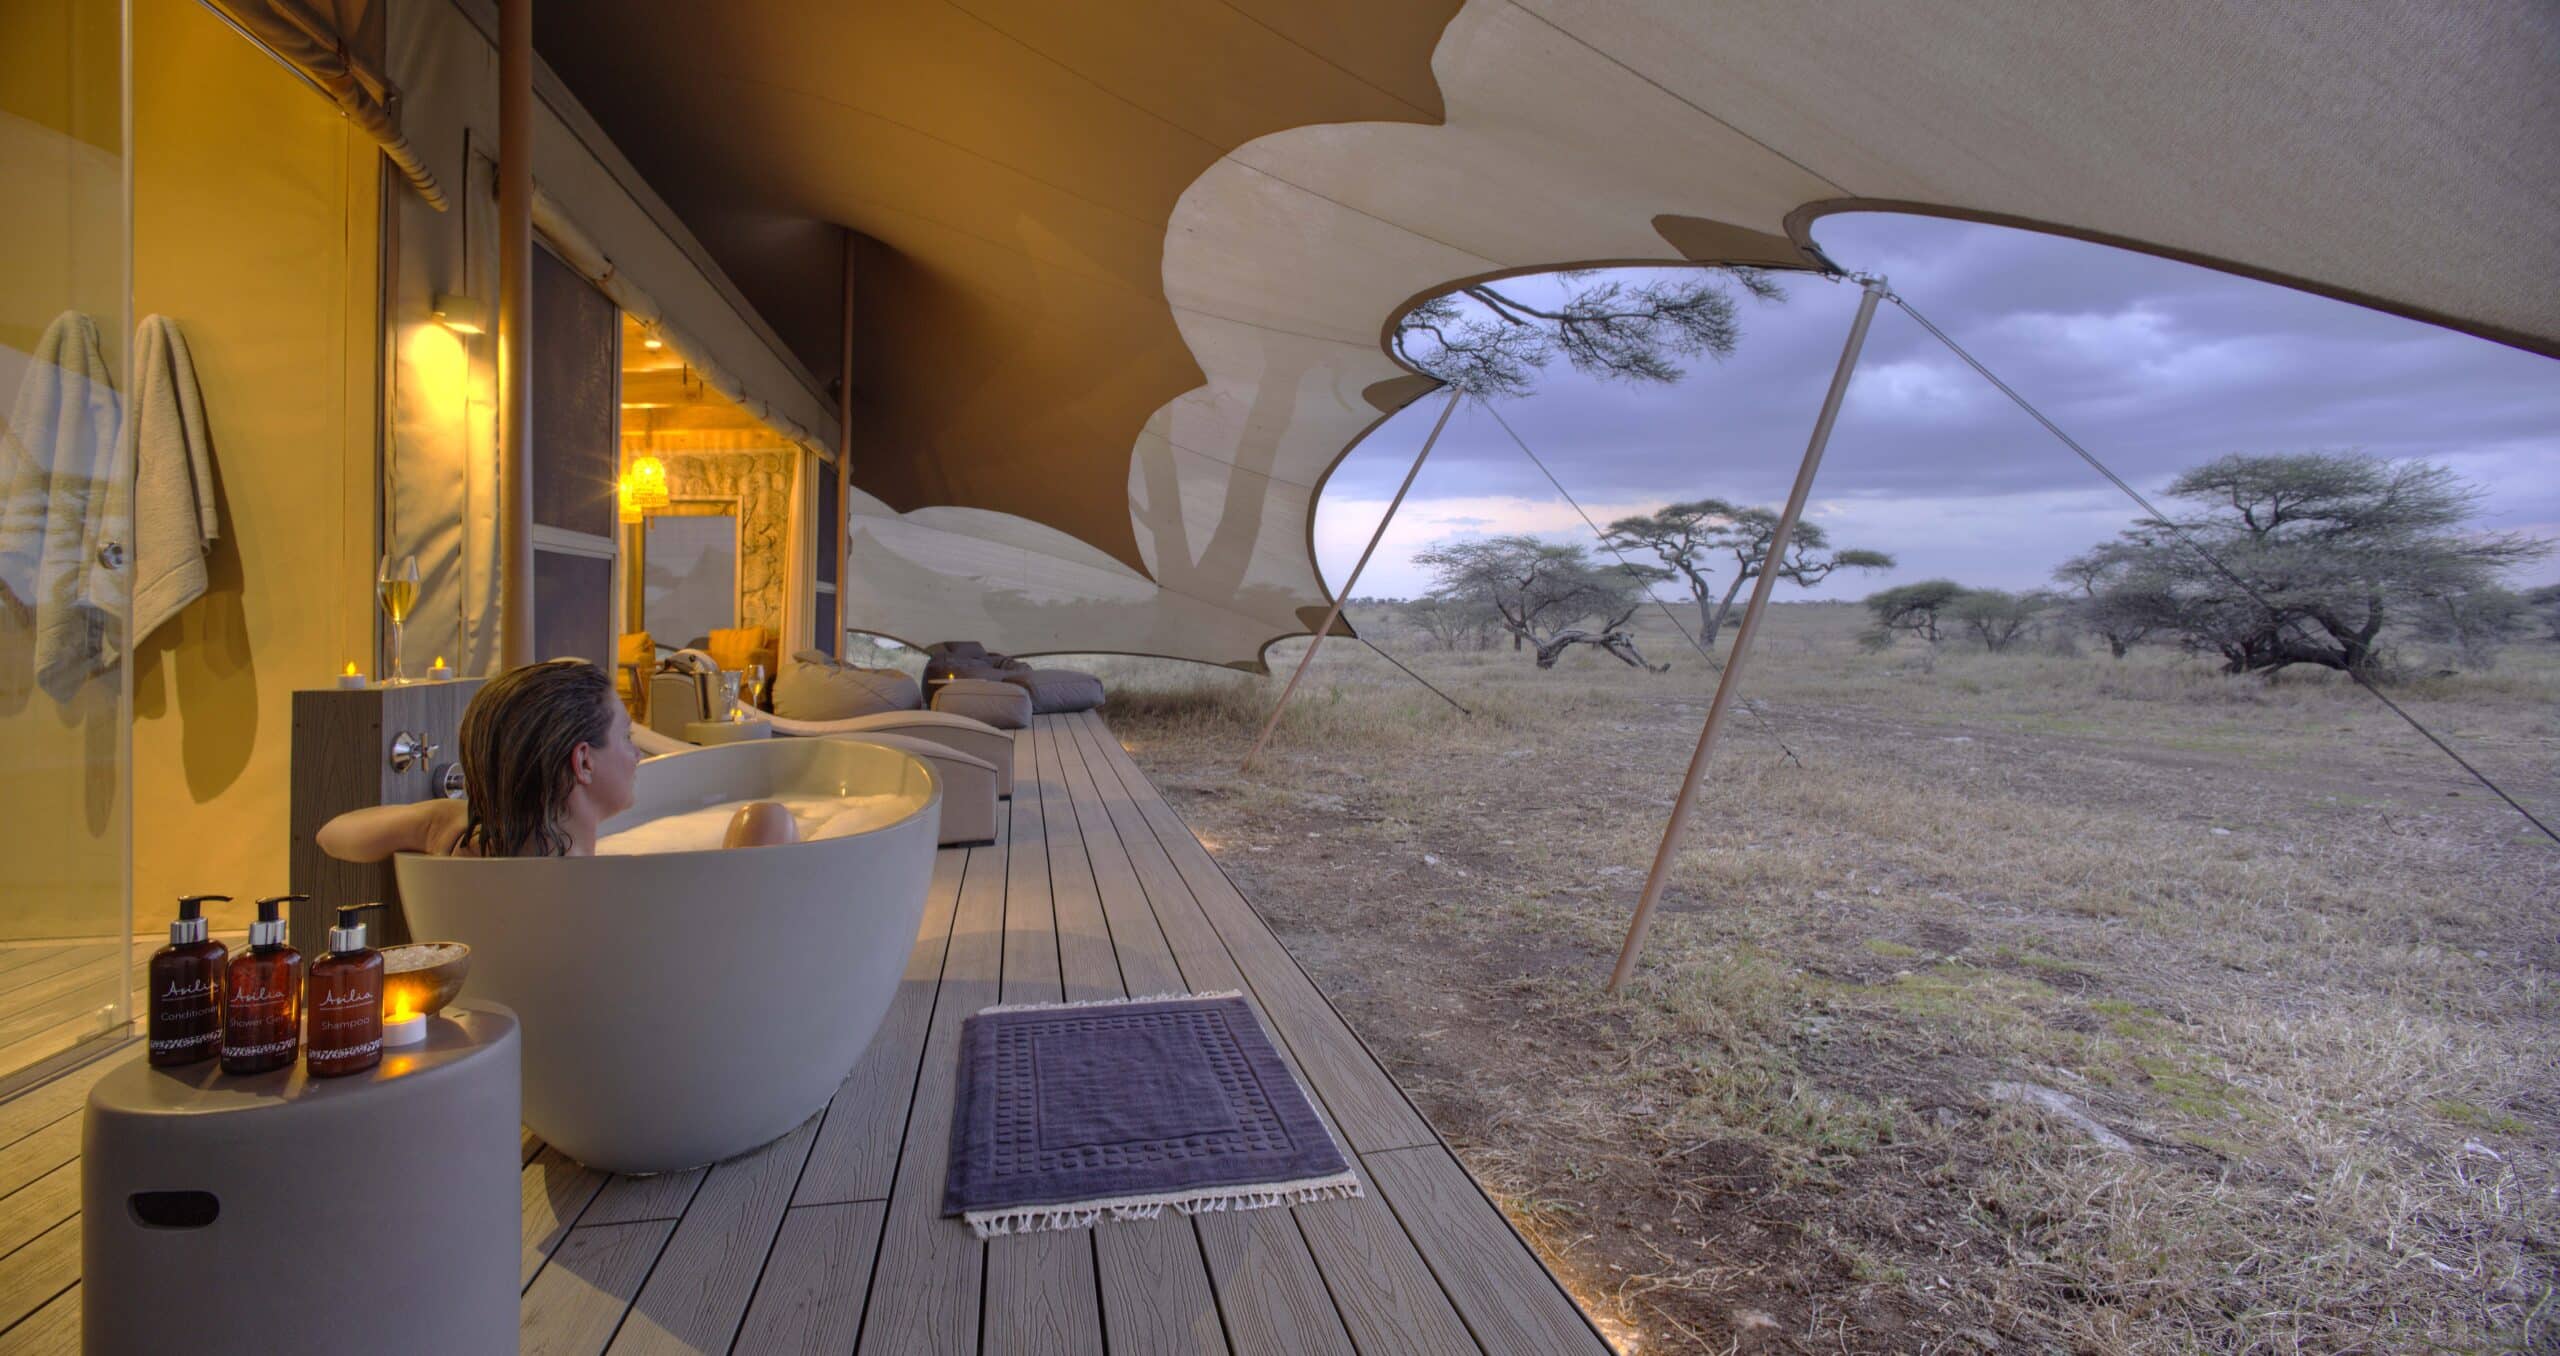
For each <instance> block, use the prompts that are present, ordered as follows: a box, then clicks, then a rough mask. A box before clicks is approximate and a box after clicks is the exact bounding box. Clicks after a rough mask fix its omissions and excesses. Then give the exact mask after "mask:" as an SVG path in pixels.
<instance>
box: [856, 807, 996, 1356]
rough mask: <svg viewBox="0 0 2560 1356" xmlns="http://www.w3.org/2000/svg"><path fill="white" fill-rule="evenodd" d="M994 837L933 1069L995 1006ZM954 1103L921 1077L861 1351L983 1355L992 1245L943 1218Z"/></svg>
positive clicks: (949, 981) (977, 860)
mask: <svg viewBox="0 0 2560 1356" xmlns="http://www.w3.org/2000/svg"><path fill="white" fill-rule="evenodd" d="M996 832H997V838H996V841H995V843H993V844H992V845H990V846H987V847H979V848H970V849H968V865H967V866H966V868H965V869H964V871H963V873H962V876H961V881H960V901H959V907H958V912H957V914H956V916H955V918H954V920H953V923H952V930H951V945H950V948H949V951H948V953H947V955H946V956H945V958H944V961H943V967H942V993H941V997H940V999H939V1000H938V1001H937V1002H936V1003H935V1004H934V1008H933V1022H932V1026H931V1028H930V1030H929V1032H928V1034H927V1035H926V1038H925V1047H924V1061H925V1067H926V1068H927V1069H928V1070H946V1069H949V1068H951V1067H953V1066H954V1065H955V1064H956V1063H957V1062H958V1060H959V1058H960V1022H961V1020H962V1019H963V1018H965V1017H966V1016H968V1014H970V1013H972V1012H975V1011H977V1010H978V1009H980V1008H982V1007H985V1006H986V1005H988V1004H989V1003H993V1002H995V1001H996V986H997V982H998V978H999V974H998V967H999V966H1000V965H1001V964H1002V962H1003V945H1004V937H1003V932H1004V886H1005V835H1006V834H1007V832H1008V830H1007V828H1006V825H1005V824H1004V823H1002V822H999V823H998V824H997V825H996ZM951 1100H952V1080H951V1079H950V1078H948V1077H944V1076H940V1075H938V1074H937V1075H935V1076H931V1077H925V1078H920V1079H918V1080H917V1081H916V1088H915V1099H914V1102H913V1104H912V1105H911V1106H910V1107H909V1108H908V1112H907V1132H906V1137H905V1145H906V1147H905V1149H904V1151H903V1152H901V1153H900V1154H899V1156H898V1175H897V1181H896V1183H895V1184H894V1185H893V1186H892V1188H891V1190H890V1195H889V1211H888V1218H887V1220H886V1222H885V1223H884V1224H883V1225H882V1229H881V1240H880V1260H879V1264H878V1265H877V1266H876V1267H874V1268H873V1270H872V1280H871V1300H870V1304H869V1306H868V1308H867V1309H866V1311H865V1312H864V1314H863V1316H862V1337H861V1343H860V1345H859V1347H857V1350H858V1351H863V1352H876V1353H880V1354H881V1356H971V1354H972V1353H975V1352H976V1351H977V1350H978V1316H979V1305H980V1301H981V1298H982V1290H983V1282H984V1276H985V1270H984V1264H985V1261H986V1245H984V1244H982V1243H980V1242H979V1241H978V1238H977V1235H975V1234H973V1233H971V1232H970V1231H969V1228H968V1226H967V1225H964V1224H962V1223H960V1222H959V1221H958V1220H948V1219H944V1218H943V1217H942V1181H943V1172H944V1169H945V1167H946V1166H947V1165H948V1164H949V1162H950V1156H951Z"/></svg>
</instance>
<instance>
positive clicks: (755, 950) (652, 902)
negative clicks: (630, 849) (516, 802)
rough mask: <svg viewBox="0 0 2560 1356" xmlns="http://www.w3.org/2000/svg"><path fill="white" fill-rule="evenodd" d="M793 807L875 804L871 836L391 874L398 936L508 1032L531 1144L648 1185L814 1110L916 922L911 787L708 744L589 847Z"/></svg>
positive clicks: (643, 788) (895, 779)
mask: <svg viewBox="0 0 2560 1356" xmlns="http://www.w3.org/2000/svg"><path fill="white" fill-rule="evenodd" d="M810 796H865V797H879V798H882V799H874V800H870V801H865V802H860V804H861V805H862V806H863V807H864V809H865V810H866V811H867V813H866V814H865V815H864V817H863V821H862V822H864V823H871V822H873V821H876V827H870V828H867V829H864V830H862V831H859V832H848V833H845V834H843V836H838V837H822V838H814V839H809V840H805V841H802V842H798V843H792V844H788V845H785V846H780V847H761V848H740V849H735V850H731V851H721V850H718V849H717V848H713V849H710V850H705V851H668V852H650V853H646V854H643V855H633V856H595V857H525V858H493V859H480V858H468V857H426V856H419V855H416V854H411V853H404V854H402V855H401V856H400V858H399V859H398V862H397V870H398V872H399V880H400V896H401V902H402V906H403V908H404V909H405V911H406V912H407V915H408V921H409V927H410V931H411V932H412V933H413V935H415V936H417V937H418V938H420V939H421V940H426V941H453V942H462V943H466V944H467V945H469V946H470V947H471V976H470V979H469V980H468V981H467V982H466V983H465V985H464V986H463V992H464V994H465V995H466V996H467V997H472V998H484V999H488V1000H490V1001H492V1002H497V1003H504V1004H506V1005H507V1006H508V1007H510V1008H513V1009H515V1012H516V1016H517V1017H518V1018H519V1019H520V1020H521V1021H522V1022H523V1026H524V1119H525V1124H526V1125H528V1126H530V1127H532V1129H533V1131H534V1133H535V1134H537V1135H540V1136H541V1137H542V1138H543V1140H544V1141H545V1142H547V1143H550V1144H552V1145H554V1146H556V1147H557V1148H558V1149H559V1150H560V1151H561V1152H562V1153H565V1154H567V1155H569V1156H570V1157H572V1158H575V1159H577V1160H578V1161H579V1162H581V1163H585V1164H587V1165H588V1166H590V1167H595V1168H604V1169H609V1170H612V1171H615V1172H668V1171H673V1170H675V1169H679V1168H690V1167H697V1166H699V1165H701V1164H704V1163H711V1162H716V1161H718V1160H720V1159H724V1158H728V1157H731V1156H733V1155H736V1154H740V1153H744V1152H746V1151H747V1150H749V1149H752V1148H755V1147H756V1146H758V1145H760V1144H764V1143H766V1142H768V1141H770V1140H773V1139H775V1138H777V1137H779V1136H780V1135H782V1134H783V1133H784V1132H786V1131H788V1130H790V1129H791V1128H792V1127H793V1126H795V1125H798V1124H799V1123H800V1122H801V1121H803V1120H806V1119H807V1118H808V1117H809V1116H810V1115H811V1114H813V1113H814V1112H816V1111H817V1110H818V1109H819V1108H820V1107H822V1106H824V1105H826V1102H827V1099H828V1098H829V1097H831V1096H833V1095H834V1093H835V1090H836V1085H837V1084H839V1083H841V1082H843V1081H844V1077H845V1075H846V1074H847V1073H850V1072H851V1071H852V1069H853V1065H854V1061H855V1060H857V1059H859V1058H860V1057H861V1055H862V1050H863V1047H864V1046H865V1045H868V1044H869V1043H870V1041H871V1035H872V1033H873V1032H874V1031H875V1030H877V1029H878V1028H879V1025H880V1020H881V1018H882V1017H883V1016H884V1015H886V1013H887V1011H888V1008H889V1000H890V998H891V997H892V996H893V995H894V994H895V993H896V992H897V988H898V981H899V979H900V977H901V976H902V975H903V974H904V972H905V970H906V964H907V953H908V952H909V951H910V950H912V949H913V947H914V943H915V935H916V927H917V925H918V923H919V922H920V921H921V920H922V919H923V916H924V902H925V890H926V886H927V882H928V881H929V880H930V878H931V877H932V875H933V855H934V839H935V837H936V831H937V828H938V825H939V821H940V818H941V805H942V786H941V783H940V782H939V781H938V780H937V779H936V778H935V776H934V774H933V771H932V770H931V768H930V767H929V766H928V765H927V764H926V763H925V762H924V761H923V760H920V759H917V758H915V757H912V756H910V755H908V754H905V753H901V752H899V751H897V750H894V749H889V748H883V747H880V746H878V745H875V744H863V743H857V742H854V741H851V740H838V739H768V740H755V741H750V742H745V743H737V744H724V745H720V746H717V747H713V748H705V749H698V750H695V751H692V752H689V753H682V754H676V755H673V756H671V757H665V758H653V759H650V760H648V761H647V762H645V763H643V764H641V767H640V777H639V791H638V797H637V800H636V803H634V804H633V806H632V807H631V809H630V810H629V811H627V812H625V813H623V814H621V815H618V816H616V817H614V818H613V819H612V820H609V821H607V822H606V823H605V825H604V826H603V828H604V833H605V835H607V836H610V835H612V834H614V833H617V832H620V831H623V830H627V829H631V828H633V827H634V826H637V825H641V824H644V823H647V822H649V821H653V820H662V819H666V818H668V817H670V816H674V815H680V814H683V813H685V812H687V811H696V810H700V809H702V808H703V807H706V806H715V805H718V804H720V803H722V802H726V801H736V800H746V799H761V798H766V797H776V798H786V797H787V798H799V797H810ZM715 841H716V835H715Z"/></svg>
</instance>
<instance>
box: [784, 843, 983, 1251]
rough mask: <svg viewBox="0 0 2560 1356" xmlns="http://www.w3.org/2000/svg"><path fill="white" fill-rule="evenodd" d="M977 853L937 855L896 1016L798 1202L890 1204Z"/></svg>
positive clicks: (841, 1103)
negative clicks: (968, 871)
mask: <svg viewBox="0 0 2560 1356" xmlns="http://www.w3.org/2000/svg"><path fill="white" fill-rule="evenodd" d="M968 860H969V854H968V853H966V852H963V851H959V850H957V849H945V850H944V851H942V852H940V853H938V854H937V855H936V856H935V857H934V862H933V883H932V885H931V886H929V887H928V890H929V893H928V894H927V895H926V897H925V908H924V921H923V922H922V923H921V924H920V925H918V927H917V929H916V944H915V949H914V950H913V951H911V952H910V953H908V956H907V973H906V977H905V978H903V979H901V980H899V981H898V993H897V996H896V997H895V998H893V999H891V1000H890V1002H889V1015H888V1016H887V1017H885V1018H882V1019H881V1022H880V1030H879V1031H878V1032H877V1033H875V1034H874V1035H873V1036H872V1037H871V1044H870V1045H868V1046H866V1047H864V1049H863V1051H862V1058H861V1060H860V1061H859V1062H857V1063H856V1064H855V1065H854V1066H853V1072H852V1073H851V1074H849V1075H847V1076H846V1077H845V1080H844V1085H843V1086H842V1087H840V1088H838V1089H836V1095H835V1100H834V1101H833V1102H831V1103H829V1104H828V1106H827V1114H826V1119H825V1120H823V1121H821V1122H819V1125H818V1142H817V1146H816V1147H815V1148H812V1149H811V1150H810V1151H809V1164H808V1167H807V1169H806V1170H805V1171H803V1172H802V1173H801V1175H800V1186H799V1188H798V1189H797V1190H796V1191H795V1192H794V1193H793V1195H792V1198H791V1203H792V1204H793V1205H821V1204H830V1203H835V1202H841V1201H872V1200H887V1199H888V1197H889V1187H890V1184H891V1183H892V1182H894V1181H895V1180H896V1178H897V1172H898V1146H899V1144H900V1143H901V1142H902V1141H903V1140H904V1139H905V1137H906V1132H907V1103H908V1101H909V1100H910V1099H912V1098H913V1097H914V1096H915V1091H916V1076H917V1070H918V1068H919V1067H920V1063H919V1062H920V1061H921V1060H922V1059H923V1058H924V1045H925V1031H926V1029H927V1027H928V1026H929V1025H930V1024H931V1023H932V1021H933V1011H934V1004H935V995H936V993H937V992H938V991H939V990H940V989H941V987H942V968H943V955H944V953H945V952H946V951H948V950H949V948H950V944H951V922H952V918H953V915H954V912H955V908H956V906H957V905H958V903H959V900H960V873H961V870H962V868H963V867H964V866H966V865H967V863H968Z"/></svg>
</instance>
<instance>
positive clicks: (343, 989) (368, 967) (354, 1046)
mask: <svg viewBox="0 0 2560 1356" xmlns="http://www.w3.org/2000/svg"><path fill="white" fill-rule="evenodd" d="M381 907H382V906H381V905H379V904H346V905H341V906H340V907H339V909H338V925H337V926H336V927H333V928H331V929H329V954H328V955H325V956H322V957H321V958H320V959H318V960H316V961H313V962H312V963H311V985H310V989H309V991H308V993H307V995H306V997H305V999H304V1002H303V1009H304V1010H305V1011H307V1012H309V1013H310V1014H311V1053H310V1056H309V1061H310V1064H311V1076H312V1077H314V1078H337V1077H341V1076H343V1075H346V1074H352V1073H363V1072H364V1071H365V1070H367V1069H370V1068H372V1067H373V1066H374V1065H376V1064H380V1063H381V1062H382V953H381V952H379V951H376V950H374V949H373V948H372V947H369V946H366V945H365V944H364V917H363V915H364V911H365V910H367V909H379V908H381Z"/></svg>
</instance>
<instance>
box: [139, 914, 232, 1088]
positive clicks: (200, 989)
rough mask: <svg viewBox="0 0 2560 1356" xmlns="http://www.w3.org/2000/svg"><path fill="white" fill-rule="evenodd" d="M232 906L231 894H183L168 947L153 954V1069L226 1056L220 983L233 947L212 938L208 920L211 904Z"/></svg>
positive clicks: (151, 1013) (168, 1067)
mask: <svg viewBox="0 0 2560 1356" xmlns="http://www.w3.org/2000/svg"><path fill="white" fill-rule="evenodd" d="M208 900H209V901H212V902H214V903H220V904H228V903H230V902H231V896H229V895H185V896H181V897H180V898H179V900H178V921H176V922H174V923H171V924H170V925H169V944H168V945H167V946H164V947H162V948H160V949H159V950H158V951H155V952H153V953H152V955H151V979H150V987H149V988H148V990H147V991H146V992H147V993H148V995H149V999H150V1004H151V1012H150V1017H149V1019H148V1030H149V1032H150V1045H149V1048H150V1058H151V1064H152V1067H154V1068H159V1069H173V1068H176V1067H177V1066H179V1065H181V1064H197V1063H202V1062H203V1061H205V1060H208V1059H211V1058H213V1057H214V1056H216V1055H218V1054H221V1053H222V981H223V972H224V971H226V970H228V969H229V968H230V965H229V960H230V957H231V948H229V947H227V946H224V945H223V944H222V943H220V942H217V941H215V940H213V938H212V936H211V935H210V934H209V932H208V931H207V926H206V923H205V921H204V906H205V903H206V902H207V901H208Z"/></svg>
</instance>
